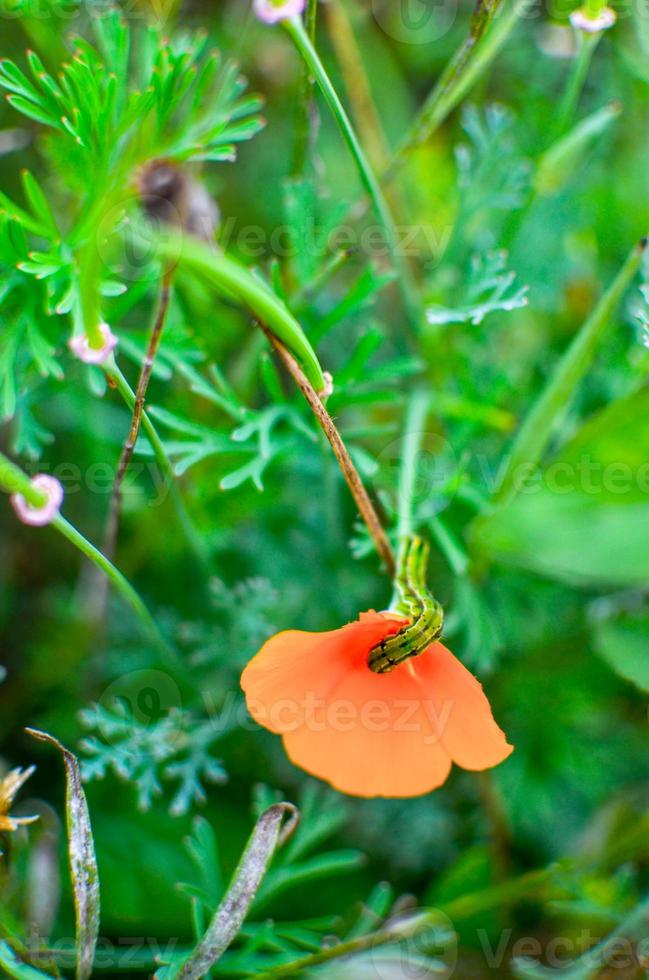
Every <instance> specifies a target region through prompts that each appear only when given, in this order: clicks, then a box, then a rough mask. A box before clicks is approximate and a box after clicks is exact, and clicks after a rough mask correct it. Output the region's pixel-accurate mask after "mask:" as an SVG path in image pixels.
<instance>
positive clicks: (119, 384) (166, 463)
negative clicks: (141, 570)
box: [104, 359, 212, 574]
mask: <svg viewBox="0 0 649 980" xmlns="http://www.w3.org/2000/svg"><path fill="white" fill-rule="evenodd" d="M104 370H105V372H106V375H107V377H108V378H110V380H111V381H112V382H113V383H114V385H115V387H116V389H117V391H118V392H119V394H120V395H121V396H122V398H123V399H124V402H125V404H126V405H127V407H128V408H129V409H130V410H131V411H132V410H133V406H134V405H135V392H134V391H133V389H132V388H131V386H130V385H129V383H128V381H127V380H126V378H125V377H124V375H123V374H122V372H121V371H120V369H119V368H118V367H117V365H116V363H115V361H114V359H111V360H109V361H107V362H106V364H105V365H104ZM142 428H143V429H144V431H145V433H146V436H147V438H148V440H149V442H150V444H151V448H152V450H153V454H154V456H155V459H156V462H157V464H158V466H159V467H160V470H161V472H162V474H163V476H164V478H165V480H166V481H167V487H168V490H169V495H170V496H171V499H172V501H173V504H174V507H175V509H176V513H177V514H178V519H179V521H180V524H181V526H182V529H183V532H184V534H185V537H186V539H187V541H188V543H189V545H190V547H191V549H192V551H193V553H194V556H195V558H196V560H197V562H198V563H199V564H200V565H201V567H202V569H203V570H204V571H205V572H206V573H207V574H211V571H212V569H211V563H210V558H209V554H208V552H207V549H206V548H205V545H204V543H203V539H202V538H201V536H200V534H199V533H198V531H197V529H196V527H195V526H194V523H193V521H192V519H191V517H190V515H189V512H188V510H187V508H186V507H185V502H184V500H183V498H182V494H181V493H180V490H179V488H178V483H177V480H176V475H175V473H174V471H173V466H172V465H171V461H170V459H169V457H168V456H167V453H166V451H165V448H164V445H163V443H162V440H161V438H160V436H159V435H158V433H157V431H156V428H155V426H154V425H153V422H152V421H151V418H150V417H149V415H148V413H147V412H146V411H145V412H143V413H142Z"/></svg>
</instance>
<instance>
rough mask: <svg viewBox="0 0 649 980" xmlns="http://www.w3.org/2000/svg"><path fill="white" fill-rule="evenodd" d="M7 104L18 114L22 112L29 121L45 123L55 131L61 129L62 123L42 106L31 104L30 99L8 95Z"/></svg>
mask: <svg viewBox="0 0 649 980" xmlns="http://www.w3.org/2000/svg"><path fill="white" fill-rule="evenodd" d="M7 102H8V103H9V104H10V105H12V106H13V107H14V109H15V110H16V112H21V113H22V114H23V116H27V117H28V118H29V119H33V120H35V122H39V123H43V125H44V126H53V127H54V128H55V129H60V128H61V126H60V123H59V121H58V119H56V118H55V117H54V116H53V115H52V114H51V113H50V112H48V111H47V109H44V108H43V107H41V106H40V105H37V104H36V103H34V102H30V101H29V100H28V99H24V98H23V97H22V95H8V96H7Z"/></svg>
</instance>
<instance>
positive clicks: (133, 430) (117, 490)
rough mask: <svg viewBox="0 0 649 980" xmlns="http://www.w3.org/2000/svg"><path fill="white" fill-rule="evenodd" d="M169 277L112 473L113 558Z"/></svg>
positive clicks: (109, 531)
mask: <svg viewBox="0 0 649 980" xmlns="http://www.w3.org/2000/svg"><path fill="white" fill-rule="evenodd" d="M171 279H172V273H171V272H168V271H167V272H165V273H164V274H163V277H162V283H161V286H160V299H159V303H158V311H157V313H156V317H155V320H154V323H153V327H152V329H151V334H150V336H149V342H148V344H147V350H146V355H145V357H144V361H143V362H142V367H141V369H140V376H139V378H138V382H137V389H136V392H135V399H134V401H133V408H132V412H133V414H132V417H131V427H130V430H129V434H128V436H127V438H126V442H125V443H124V445H123V447H122V452H121V455H120V458H119V463H118V466H117V472H116V474H115V479H114V480H113V492H112V495H111V499H110V504H109V508H108V522H107V525H106V532H105V535H104V552H105V554H106V555H107V556H108V557H109V558H112V557H113V556H114V554H115V545H116V543H117V533H118V530H119V513H120V509H121V505H122V483H123V482H124V477H125V476H126V471H127V470H128V467H129V464H130V462H131V459H132V458H133V452H134V450H135V444H136V442H137V437H138V435H139V432H140V425H141V423H142V415H143V413H144V403H145V401H146V395H147V391H148V388H149V381H150V380H151V373H152V371H153V364H154V362H155V356H156V354H157V352H158V347H159V345H160V339H161V337H162V331H163V329H164V324H165V320H166V319H167V313H168V311H169V302H170V299H171Z"/></svg>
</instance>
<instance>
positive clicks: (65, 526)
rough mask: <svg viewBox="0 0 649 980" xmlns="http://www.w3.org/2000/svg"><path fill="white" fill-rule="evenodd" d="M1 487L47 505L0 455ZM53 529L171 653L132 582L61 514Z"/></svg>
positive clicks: (4, 457) (18, 471)
mask: <svg viewBox="0 0 649 980" xmlns="http://www.w3.org/2000/svg"><path fill="white" fill-rule="evenodd" d="M0 487H2V489H3V490H6V491H7V492H8V493H20V494H22V496H23V497H24V498H25V500H26V501H27V503H28V504H30V505H31V506H32V507H42V506H43V505H44V504H45V502H46V499H45V496H44V494H42V493H40V491H38V490H37V489H35V488H34V487H33V486H32V484H31V481H30V479H29V477H28V476H27V474H25V473H23V471H22V470H21V469H19V468H18V467H17V466H16V465H15V464H14V463H12V462H11V460H9V459H7V457H6V456H5V455H4V454H3V453H0ZM51 525H52V527H53V528H55V529H56V530H57V531H58V532H59V534H62V535H63V537H64V538H67V540H68V541H69V542H70V543H71V544H73V545H74V547H75V548H77V549H78V551H80V552H81V553H82V554H83V555H85V556H86V558H89V559H90V561H91V562H92V563H93V564H94V565H96V566H97V568H99V569H101V571H102V572H103V573H104V574H105V575H106V577H107V578H108V579H109V581H110V582H111V583H112V584H113V586H114V587H115V589H116V591H117V592H119V594H120V595H121V596H122V598H123V599H124V600H125V601H126V602H127V603H128V605H129V606H130V607H131V609H132V610H133V612H134V613H135V615H136V616H137V618H138V619H139V620H140V622H141V623H142V625H143V627H144V628H145V630H146V632H147V633H148V634H149V635H150V636H151V638H152V639H153V640H155V642H156V644H157V645H159V646H160V647H162V648H164V650H165V651H168V647H167V644H166V643H165V641H164V639H163V638H162V635H161V633H160V632H159V630H158V627H157V626H156V623H155V620H154V619H153V617H152V615H151V613H150V612H149V610H148V609H147V608H146V606H145V605H144V603H143V602H142V600H141V599H140V597H139V595H138V594H137V592H136V591H135V589H134V588H133V586H132V585H131V584H130V582H129V581H128V580H127V579H126V578H125V577H124V576H123V575H122V573H121V572H120V571H119V570H118V569H117V568H115V566H114V565H113V564H112V563H111V562H110V561H108V559H107V558H106V557H105V556H104V555H102V553H101V551H99V549H98V548H95V546H94V545H93V544H91V543H90V541H88V540H87V538H85V537H84V536H83V534H81V533H80V532H79V531H77V529H76V528H75V527H73V525H72V524H70V522H69V521H66V519H65V518H64V517H61V515H60V514H59V515H58V516H57V517H55V518H54V520H53V521H51Z"/></svg>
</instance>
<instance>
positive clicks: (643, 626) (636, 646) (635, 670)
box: [594, 614, 649, 692]
mask: <svg viewBox="0 0 649 980" xmlns="http://www.w3.org/2000/svg"><path fill="white" fill-rule="evenodd" d="M594 646H595V650H596V651H597V653H598V654H599V655H600V657H602V659H603V660H605V661H606V663H607V664H608V665H609V667H611V669H612V670H614V671H615V673H616V674H618V675H619V676H620V677H623V678H624V680H626V681H631V683H632V684H635V685H636V687H639V688H640V690H641V691H646V692H649V614H646V615H643V616H629V617H624V618H622V619H611V620H606V621H605V622H602V623H599V624H598V625H597V626H596V628H595V635H594Z"/></svg>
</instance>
